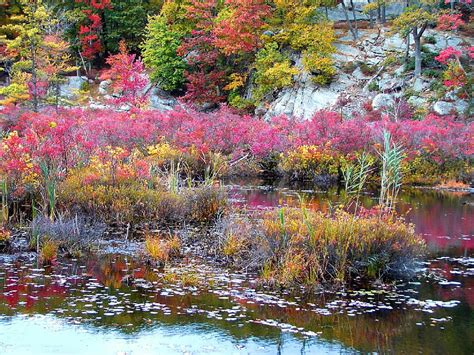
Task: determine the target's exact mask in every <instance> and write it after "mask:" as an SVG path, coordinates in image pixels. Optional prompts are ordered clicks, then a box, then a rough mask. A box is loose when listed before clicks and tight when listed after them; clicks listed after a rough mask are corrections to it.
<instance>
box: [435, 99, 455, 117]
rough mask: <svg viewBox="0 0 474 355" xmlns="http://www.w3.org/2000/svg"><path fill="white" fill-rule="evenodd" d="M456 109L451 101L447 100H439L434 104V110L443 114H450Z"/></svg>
mask: <svg viewBox="0 0 474 355" xmlns="http://www.w3.org/2000/svg"><path fill="white" fill-rule="evenodd" d="M455 109H456V108H455V107H454V105H453V104H452V103H451V102H446V101H437V102H435V104H434V105H433V111H434V112H436V113H437V114H438V115H442V116H444V115H449V114H450V113H451V112H452V111H453V110H455Z"/></svg>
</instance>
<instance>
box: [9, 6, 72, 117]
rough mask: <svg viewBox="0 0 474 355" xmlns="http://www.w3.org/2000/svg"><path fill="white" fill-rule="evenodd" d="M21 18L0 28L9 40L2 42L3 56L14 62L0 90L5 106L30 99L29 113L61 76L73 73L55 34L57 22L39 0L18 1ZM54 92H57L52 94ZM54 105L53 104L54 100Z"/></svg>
mask: <svg viewBox="0 0 474 355" xmlns="http://www.w3.org/2000/svg"><path fill="white" fill-rule="evenodd" d="M21 4H22V10H23V13H22V15H19V16H16V17H14V18H13V21H14V22H12V23H10V24H7V25H5V26H3V27H2V31H4V32H7V33H8V34H9V35H10V37H13V38H9V39H8V38H7V39H5V40H4V42H5V53H6V55H7V56H9V57H10V58H13V59H14V64H13V65H12V69H11V73H10V76H11V82H10V85H8V86H7V87H5V88H2V90H1V93H0V94H2V95H4V96H6V102H13V103H15V102H19V101H21V100H24V99H26V98H29V97H31V102H32V105H33V110H34V111H38V107H39V103H40V99H42V98H45V96H46V94H47V92H48V89H49V87H50V85H51V84H53V85H55V86H56V88H57V87H58V85H59V82H60V77H61V75H64V74H65V73H67V72H70V71H73V70H75V68H74V67H72V66H70V65H69V62H70V56H69V53H68V45H67V43H66V42H64V41H63V40H62V39H61V36H60V33H55V31H56V30H57V28H59V27H58V26H56V25H57V23H56V22H57V20H55V18H54V16H53V14H52V13H51V11H50V10H49V9H48V8H47V7H46V6H45V5H43V3H42V1H41V0H36V1H28V0H22V3H21ZM56 92H57V90H56ZM56 101H57V100H56Z"/></svg>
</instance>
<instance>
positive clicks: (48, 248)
mask: <svg viewBox="0 0 474 355" xmlns="http://www.w3.org/2000/svg"><path fill="white" fill-rule="evenodd" d="M58 249H59V245H58V243H57V242H55V241H53V240H50V239H46V240H45V241H44V242H43V243H42V245H41V249H40V255H39V258H40V260H41V262H42V263H43V265H50V264H52V263H53V262H54V261H55V260H56V258H57V256H58Z"/></svg>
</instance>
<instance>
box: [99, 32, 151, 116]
mask: <svg viewBox="0 0 474 355" xmlns="http://www.w3.org/2000/svg"><path fill="white" fill-rule="evenodd" d="M119 48H120V50H119V53H118V54H114V55H111V56H110V57H108V58H107V64H108V65H110V68H109V69H107V70H104V72H103V73H102V75H101V76H100V78H101V80H112V85H111V86H112V89H113V90H114V94H115V96H118V98H115V99H113V100H112V101H113V103H115V104H121V103H126V104H129V105H132V106H134V107H140V106H144V105H146V104H147V101H148V95H147V93H146V92H145V90H146V87H147V86H148V79H147V77H146V75H145V70H144V67H143V63H142V62H141V60H140V59H137V58H136V56H135V54H129V53H128V50H127V46H126V44H125V42H124V41H121V42H120V44H119Z"/></svg>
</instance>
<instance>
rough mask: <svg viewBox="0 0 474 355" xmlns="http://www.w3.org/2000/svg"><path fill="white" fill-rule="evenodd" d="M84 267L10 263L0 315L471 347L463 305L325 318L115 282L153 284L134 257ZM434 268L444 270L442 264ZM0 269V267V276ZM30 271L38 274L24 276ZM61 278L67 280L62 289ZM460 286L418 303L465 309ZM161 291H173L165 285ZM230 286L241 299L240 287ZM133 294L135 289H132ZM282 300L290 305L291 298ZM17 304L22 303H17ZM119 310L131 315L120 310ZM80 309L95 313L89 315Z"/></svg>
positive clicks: (278, 341) (0, 286)
mask: <svg viewBox="0 0 474 355" xmlns="http://www.w3.org/2000/svg"><path fill="white" fill-rule="evenodd" d="M79 265H80V264H79ZM85 266H86V267H85V268H81V267H78V264H75V263H72V264H68V265H65V264H59V265H57V266H55V267H53V268H52V269H50V270H48V271H47V272H45V273H44V275H41V274H39V273H38V272H32V271H31V269H28V268H24V269H20V268H19V266H18V265H17V266H14V267H13V268H9V269H8V270H6V272H5V275H4V278H3V279H1V278H0V290H2V293H0V314H9V315H14V314H16V313H42V314H47V313H51V312H54V311H56V310H58V309H61V310H62V313H57V312H56V313H55V314H56V315H57V316H58V317H63V318H66V319H79V318H78V317H81V319H82V321H87V322H88V323H90V324H92V325H95V326H97V327H101V328H104V327H105V328H111V329H119V330H121V331H122V332H124V333H130V334H137V333H139V332H140V331H142V330H143V329H147V328H149V327H152V326H154V325H156V324H160V326H162V327H170V328H172V329H173V330H176V329H180V331H182V332H186V331H191V332H198V333H199V332H209V331H218V332H221V333H223V334H225V335H226V336H231V337H232V338H233V339H235V341H236V342H240V341H242V342H244V341H247V340H248V339H249V338H252V337H255V338H258V339H260V340H267V341H269V342H271V343H272V344H273V345H274V346H277V348H278V347H280V348H281V349H283V350H284V349H285V342H286V341H288V336H287V335H283V333H282V331H281V330H280V329H279V328H277V327H270V326H264V325H261V324H256V323H253V322H247V320H256V319H262V320H275V321H277V322H279V323H287V324H291V325H293V326H295V327H298V328H304V330H306V331H309V330H311V331H314V332H321V338H322V339H323V340H328V341H333V342H336V343H341V344H343V345H344V346H346V347H350V348H353V349H356V350H358V351H362V352H380V353H386V352H394V353H414V352H418V351H419V350H422V351H423V352H426V353H450V350H453V352H456V351H459V352H466V350H469V351H467V353H472V350H474V349H471V348H469V347H470V346H471V345H468V344H465V343H466V342H465V340H466V339H468V338H469V336H470V335H469V334H472V330H473V329H472V327H473V325H472V324H474V322H472V315H471V314H472V309H471V308H469V306H468V305H467V304H463V305H462V306H460V307H456V308H454V309H446V310H437V311H436V313H435V314H433V315H430V314H425V313H423V312H421V311H415V310H414V309H413V308H408V307H407V308H408V309H399V310H378V311H376V312H374V313H363V314H357V315H356V316H355V317H351V316H349V315H348V314H347V313H338V312H339V310H332V311H331V312H332V315H322V314H319V313H316V312H314V311H312V310H311V307H309V306H308V305H307V304H306V301H300V300H298V302H297V304H296V305H286V306H285V307H280V306H278V305H275V304H268V303H261V302H260V303H259V302H256V303H253V302H254V299H253V298H250V299H246V298H245V297H236V298H234V299H232V297H231V298H230V299H222V298H220V297H219V294H216V293H212V292H208V291H205V290H201V291H200V292H198V293H196V294H194V295H192V294H191V293H190V292H189V291H188V292H185V293H184V294H183V295H173V296H171V297H170V296H166V295H163V294H161V290H162V288H163V285H160V283H159V282H158V283H157V284H156V286H155V288H154V289H152V290H149V291H145V290H140V289H138V288H134V287H132V286H129V285H127V284H124V283H122V282H121V280H122V278H123V277H124V276H125V275H132V277H133V278H134V279H135V280H136V279H139V278H143V279H145V280H148V281H158V279H157V274H156V273H155V272H153V271H152V270H150V269H148V268H147V267H146V266H144V265H142V264H140V263H138V262H136V261H134V260H126V259H124V258H117V257H105V258H101V259H95V258H89V259H88V260H87V262H86V264H85ZM436 266H437V267H439V268H444V269H446V268H445V266H444V265H443V264H442V263H440V264H438V265H436ZM1 271H2V270H1V268H0V275H1ZM448 271H449V269H446V272H447V273H448ZM35 273H36V274H38V276H35V277H32V274H35ZM45 275H46V276H48V277H45ZM59 275H62V277H59ZM64 277H67V278H66V280H67V282H66V283H65V284H64V280H65V278H64ZM94 280H97V283H99V284H102V285H104V286H106V288H105V289H104V288H102V287H98V288H97V289H90V288H89V287H90V285H91V281H93V283H95V281H94ZM465 282H467V283H466V284H465V288H464V289H460V288H458V289H442V288H439V287H436V286H435V285H425V284H423V285H422V287H421V288H420V299H442V300H450V299H456V298H458V297H465V299H467V301H468V303H469V304H471V307H472V303H470V301H469V299H470V300H472V291H471V290H472V289H473V287H474V285H473V282H474V281H472V280H470V279H465ZM166 287H177V286H176V285H175V286H173V285H166ZM234 287H236V286H235V285H232V284H228V285H226V284H221V285H218V286H217V288H218V289H220V290H229V289H231V288H234ZM238 287H239V288H240V291H241V293H240V296H242V295H243V291H244V290H245V287H246V285H245V284H244V285H242V286H238ZM214 289H215V288H214ZM136 290H138V292H135V291H136ZM9 291H14V292H11V293H10V292H9ZM458 292H465V294H464V295H462V294H459V293H458ZM29 296H33V297H29ZM336 297H337V298H336ZM469 297H470V298H469ZM285 298H287V299H288V300H290V301H292V300H294V299H293V298H292V297H291V295H287V296H285ZM334 299H340V296H335V295H328V294H324V295H321V297H318V298H316V299H314V300H313V299H312V300H311V302H312V303H314V304H317V305H318V307H324V306H325V305H326V304H327V303H329V302H331V301H333V300H334ZM22 301H25V302H26V303H25V304H22V303H21V302H22ZM115 301H118V302H119V303H118V305H119V306H122V307H123V308H124V310H125V311H124V312H121V313H119V314H114V315H113V316H105V315H104V313H105V312H110V309H111V308H114V307H115V306H110V305H109V303H111V302H115ZM308 302H309V301H308ZM150 303H154V304H156V305H158V304H159V305H162V306H161V307H162V308H161V309H158V310H157V312H156V314H152V313H150V310H140V306H143V305H145V304H150ZM371 303H372V302H371ZM193 305H195V306H197V309H199V311H196V312H195V313H194V314H193V315H188V314H187V312H186V309H191V308H192V307H193ZM236 305H239V306H240V307H239V310H238V313H239V314H245V317H244V318H242V319H237V320H234V321H228V320H227V318H228V317H229V314H228V312H227V311H228V310H230V309H232V307H234V306H236ZM13 307H14V308H13ZM303 307H307V308H306V309H303ZM315 307H316V306H315ZM401 307H402V306H401ZM163 308H166V309H167V310H168V312H166V313H169V314H168V315H166V314H165V312H163ZM402 308H403V307H402ZM126 310H132V311H133V312H132V313H127V311H126ZM88 311H95V312H97V313H90V314H89V313H87V312H88ZM207 311H218V316H220V317H222V319H218V318H216V316H209V313H208V312H207ZM361 313H362V311H361ZM445 316H452V317H453V320H452V321H451V322H448V323H445V324H443V325H444V326H445V330H443V331H440V330H439V327H430V326H429V322H430V317H437V318H440V317H445ZM418 322H424V323H425V324H426V325H425V326H423V327H419V326H417V325H416V323H418ZM130 325H131V326H130ZM177 327H179V328H177ZM297 336H298V335H297ZM433 339H436V341H433ZM463 342H464V345H462V344H463ZM301 344H302V347H303V348H304V347H305V346H306V347H307V349H308V351H311V347H310V345H309V344H310V342H309V343H307V344H305V343H304V342H303V340H302V341H301ZM463 346H464V347H463ZM454 350H456V351H454Z"/></svg>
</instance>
